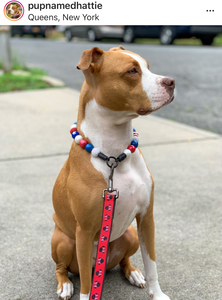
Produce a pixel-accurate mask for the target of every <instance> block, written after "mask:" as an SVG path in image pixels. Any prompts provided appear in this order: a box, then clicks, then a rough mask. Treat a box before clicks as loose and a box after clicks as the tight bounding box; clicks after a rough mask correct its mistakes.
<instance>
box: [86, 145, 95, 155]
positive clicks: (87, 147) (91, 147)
mask: <svg viewBox="0 0 222 300" xmlns="http://www.w3.org/2000/svg"><path fill="white" fill-rule="evenodd" d="M93 148H94V146H93V145H92V144H87V145H86V147H85V150H86V151H87V152H89V153H90V152H91V151H92V149H93Z"/></svg>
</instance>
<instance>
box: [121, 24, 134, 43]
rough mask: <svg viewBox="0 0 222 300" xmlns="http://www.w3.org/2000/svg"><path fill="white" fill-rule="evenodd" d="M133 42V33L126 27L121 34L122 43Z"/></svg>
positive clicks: (131, 29)
mask: <svg viewBox="0 0 222 300" xmlns="http://www.w3.org/2000/svg"><path fill="white" fill-rule="evenodd" d="M134 40H135V33H134V30H133V28H131V27H127V28H126V29H125V31H124V34H123V41H124V43H133V42H134Z"/></svg>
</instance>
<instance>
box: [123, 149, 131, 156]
mask: <svg viewBox="0 0 222 300" xmlns="http://www.w3.org/2000/svg"><path fill="white" fill-rule="evenodd" d="M123 153H125V154H126V156H127V157H129V156H130V155H131V154H132V152H131V151H130V150H129V149H126V150H124V151H123Z"/></svg>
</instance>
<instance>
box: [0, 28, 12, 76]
mask: <svg viewBox="0 0 222 300" xmlns="http://www.w3.org/2000/svg"><path fill="white" fill-rule="evenodd" d="M10 36H11V33H10V26H0V50H1V52H0V53H1V54H0V55H1V61H2V68H3V71H4V73H10V72H11V71H12V56H11V45H10Z"/></svg>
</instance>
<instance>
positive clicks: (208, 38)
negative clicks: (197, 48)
mask: <svg viewBox="0 0 222 300" xmlns="http://www.w3.org/2000/svg"><path fill="white" fill-rule="evenodd" d="M214 38H215V36H212V35H205V36H202V37H201V38H200V39H201V42H202V44H203V45H205V46H207V45H211V44H212V43H213V40H214Z"/></svg>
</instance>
